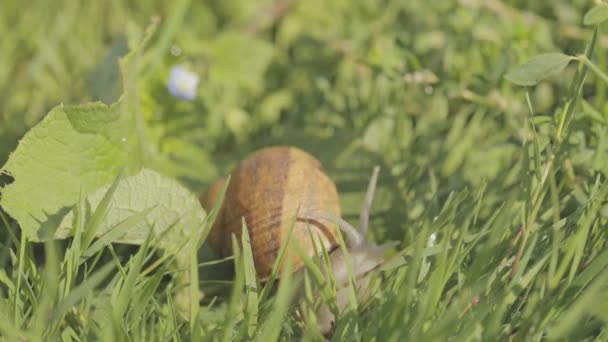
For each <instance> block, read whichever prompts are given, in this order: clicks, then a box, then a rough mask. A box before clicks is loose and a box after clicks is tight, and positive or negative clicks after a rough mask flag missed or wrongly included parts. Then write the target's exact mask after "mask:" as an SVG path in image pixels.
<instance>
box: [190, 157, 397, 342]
mask: <svg viewBox="0 0 608 342" xmlns="http://www.w3.org/2000/svg"><path fill="white" fill-rule="evenodd" d="M378 173H379V167H375V168H374V171H373V174H372V177H371V179H370V182H369V186H368V189H367V194H366V197H365V200H364V204H363V209H362V210H361V216H360V225H359V227H358V229H355V228H354V227H353V226H352V225H350V224H349V223H348V222H346V221H345V220H343V219H342V218H341V208H340V201H339V196H338V192H337V189H336V185H335V184H334V182H333V181H332V180H331V179H330V178H329V177H328V176H327V175H326V174H325V172H324V171H323V168H322V166H321V163H320V162H319V161H318V160H317V159H316V158H315V157H313V156H312V155H310V154H309V153H307V152H305V151H303V150H301V149H298V148H295V147H287V146H279V147H269V148H264V149H261V150H258V151H257V152H254V153H252V154H251V155H249V156H248V157H247V158H245V159H244V160H243V161H241V162H240V163H239V164H238V166H237V167H236V168H235V169H234V171H233V172H232V174H231V178H230V183H229V185H228V187H227V189H226V194H225V197H224V202H223V204H222V207H221V209H220V211H219V213H218V216H217V218H216V221H215V223H214V225H213V227H212V229H211V232H210V234H209V238H208V241H209V245H210V247H211V248H212V249H213V250H215V251H216V252H217V253H218V254H219V255H221V256H222V257H226V256H230V255H232V235H233V234H234V235H235V236H236V238H237V240H238V241H240V238H241V232H242V230H241V229H242V218H244V219H245V222H246V224H247V229H248V233H249V235H250V241H251V249H252V252H253V259H254V265H255V269H256V272H257V275H258V279H259V280H260V281H265V280H266V279H267V278H268V277H269V276H270V274H271V272H272V269H273V267H274V264H275V262H276V259H277V257H278V254H279V250H280V248H281V243H282V242H283V241H285V238H286V236H287V235H288V234H289V230H290V228H291V225H292V224H293V225H294V226H293V228H291V229H292V233H291V234H292V236H291V239H292V240H293V239H297V241H298V244H299V245H300V246H301V247H302V248H303V249H304V250H305V251H306V252H307V253H308V255H309V256H311V257H314V256H315V255H314V250H315V249H314V247H315V246H317V247H318V246H319V242H320V245H322V248H325V249H326V251H327V252H328V255H329V258H330V261H331V272H332V275H333V278H334V279H335V281H336V284H337V285H338V286H347V284H348V282H349V272H348V271H347V263H346V258H345V253H344V250H343V248H342V247H341V246H340V244H339V243H338V237H337V232H336V229H337V228H336V227H338V228H339V229H340V230H341V231H342V234H343V235H344V236H345V237H346V244H347V245H346V248H347V251H348V254H349V256H350V258H349V259H350V261H351V262H352V270H353V272H354V274H353V276H354V277H355V278H356V279H358V280H357V284H356V286H358V287H361V288H365V287H366V286H367V281H368V277H367V274H368V273H369V271H371V270H373V269H374V268H376V267H378V266H379V265H380V264H382V263H383V253H384V250H385V249H386V247H387V245H383V246H379V245H375V244H373V243H371V242H369V241H367V240H366V238H365V234H366V231H367V227H368V223H369V211H370V207H371V202H372V199H373V196H374V192H375V188H376V182H377V178H378ZM224 184H225V179H220V180H218V181H217V182H216V183H214V184H213V185H212V186H211V188H210V189H209V190H208V191H207V193H205V194H203V195H202V196H201V198H200V200H201V204H202V205H203V207H204V208H205V209H206V210H210V209H211V208H212V207H213V205H214V204H215V202H216V199H217V196H218V195H219V194H220V192H221V190H222V189H223V187H224ZM296 215H297V216H296ZM294 217H295V222H294ZM311 233H312V234H311ZM311 237H315V239H316V240H315V241H314V242H313V241H311ZM313 244H315V245H314V246H313ZM286 248H287V250H289V249H295V248H294V246H293V245H292V243H291V240H290V242H289V244H288V245H287V247H286ZM291 254H292V256H294V258H293V260H292V262H293V264H292V269H293V270H294V272H298V271H299V270H302V269H304V268H305V267H303V266H304V264H303V261H302V260H301V258H299V256H298V254H297V253H296V252H295V250H293V253H291ZM284 261H285V260H283V262H284ZM282 270H283V265H280V267H279V278H280V277H281V276H284V275H283V274H282ZM323 271H324V272H327V271H326V270H323ZM325 276H326V277H327V274H325ZM344 292H346V291H344ZM337 300H338V307H345V306H346V305H347V303H348V302H347V298H346V294H345V293H340V291H338V297H337ZM320 317H322V318H320V319H319V322H321V327H320V330H321V331H322V332H323V333H326V332H327V331H328V330H329V329H330V327H331V324H332V323H333V320H334V317H333V315H332V314H331V313H330V312H329V310H328V309H327V308H323V307H322V308H321V309H320Z"/></svg>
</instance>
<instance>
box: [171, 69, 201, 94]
mask: <svg viewBox="0 0 608 342" xmlns="http://www.w3.org/2000/svg"><path fill="white" fill-rule="evenodd" d="M199 81H200V77H199V76H198V75H197V74H195V73H193V72H190V71H188V70H186V68H184V67H182V66H174V67H173V69H171V74H170V75H169V83H168V84H167V89H168V90H169V93H170V94H171V95H173V96H175V97H177V98H178V99H182V100H186V101H192V100H194V98H195V97H196V90H197V88H198V83H199Z"/></svg>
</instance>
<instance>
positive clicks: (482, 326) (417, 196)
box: [0, 0, 608, 341]
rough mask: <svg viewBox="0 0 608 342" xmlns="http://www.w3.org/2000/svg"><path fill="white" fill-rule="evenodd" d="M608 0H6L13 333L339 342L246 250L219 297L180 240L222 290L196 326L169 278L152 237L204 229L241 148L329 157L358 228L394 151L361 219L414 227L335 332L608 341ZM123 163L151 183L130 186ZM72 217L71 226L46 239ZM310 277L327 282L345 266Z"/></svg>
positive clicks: (3, 323)
mask: <svg viewBox="0 0 608 342" xmlns="http://www.w3.org/2000/svg"><path fill="white" fill-rule="evenodd" d="M594 5H596V6H598V7H596V8H595V9H594V10H593V11H592V12H588V11H589V10H590V9H591V8H592V7H593V6H594ZM607 8H608V6H606V5H603V4H599V2H598V4H595V3H591V2H589V1H577V0H574V1H565V0H564V1H561V0H554V1H516V0H513V1H506V0H505V1H500V0H487V1H482V0H461V1H449V0H445V1H439V0H437V1H390V0H387V1H364V0H362V1H352V0H335V1H325V0H291V1H290V0H276V1H270V0H264V1H247V0H228V1H225V0H210V1H188V0H180V1H176V2H175V3H170V2H166V1H146V2H143V1H142V2H136V1H130V2H128V1H97V2H91V1H89V2H84V1H72V0H65V1H55V2H53V6H49V3H48V2H47V1H28V2H23V1H4V2H2V5H0V34H1V36H2V37H3V38H2V39H0V51H2V53H1V54H0V165H5V166H4V167H3V169H2V170H3V171H5V173H6V174H4V175H3V176H0V185H2V186H3V187H4V188H3V189H2V192H1V193H0V196H1V201H0V204H1V205H2V207H3V208H4V209H5V211H6V213H3V215H2V226H3V229H2V233H1V234H0V237H1V238H2V239H1V241H2V242H1V244H0V265H2V267H1V269H0V335H2V336H3V337H4V338H5V339H6V340H13V339H14V338H16V337H22V338H26V339H31V340H42V339H45V338H47V337H51V336H52V337H60V338H62V339H64V340H87V339H93V338H95V337H103V338H107V339H116V338H118V339H126V338H127V336H131V337H132V338H133V339H135V340H140V339H141V340H167V339H173V340H181V339H184V340H188V339H199V338H200V339H232V338H236V339H251V338H259V339H267V338H271V339H275V338H277V337H280V338H282V339H290V338H294V339H295V338H302V337H304V338H306V339H312V340H316V339H321V338H322V337H321V336H320V335H319V332H318V331H316V329H315V324H314V321H315V315H314V310H313V308H314V307H315V305H318V304H319V303H318V302H319V301H318V300H316V299H314V298H312V297H311V296H305V297H306V298H305V300H304V303H303V304H302V307H301V310H300V311H301V312H300V314H301V315H303V316H304V317H305V320H306V321H308V322H310V323H309V324H302V323H301V322H298V321H297V320H295V319H294V316H295V314H293V311H292V310H291V308H290V305H289V297H290V294H291V293H293V291H294V290H293V288H292V285H293V284H292V282H290V281H283V282H281V285H280V286H279V290H278V294H277V296H268V292H267V289H266V288H263V286H262V285H261V284H256V282H255V279H252V272H251V271H252V270H251V267H252V265H251V260H250V253H248V251H247V248H245V251H244V253H243V256H242V257H241V256H237V257H236V266H237V267H236V274H235V276H234V280H233V281H230V282H229V283H230V284H233V285H234V286H232V288H231V289H229V290H227V291H219V292H218V291H217V287H215V286H214V285H217V284H216V283H214V282H212V281H210V280H215V279H214V277H215V273H214V272H215V271H212V270H214V268H213V267H211V266H210V265H205V267H201V268H200V269H197V268H196V267H193V266H192V265H195V263H194V262H193V261H196V260H195V259H194V258H195V257H196V256H195V255H193V254H192V253H190V251H193V250H194V248H190V249H189V248H186V249H184V250H185V255H184V253H182V254H181V255H179V256H178V257H177V258H176V259H177V261H178V264H179V262H180V261H184V260H186V261H189V262H190V263H189V264H188V263H187V262H186V261H184V262H186V264H187V265H189V271H190V272H191V273H190V274H193V275H194V276H196V277H200V278H201V280H202V281H201V284H200V289H201V290H202V291H203V292H205V293H207V295H206V296H205V298H204V299H203V304H202V306H201V307H198V306H197V307H196V308H195V309H191V311H190V312H189V315H190V318H191V319H190V321H188V322H182V321H180V320H179V319H178V318H176V313H175V311H174V310H175V307H176V306H175V305H174V302H173V300H174V293H175V292H177V291H179V290H178V289H177V288H178V287H179V281H178V280H179V279H180V278H179V276H177V277H175V276H174V277H168V276H167V277H165V275H175V274H177V273H179V272H180V271H175V268H174V266H175V265H174V263H173V261H174V260H173V258H172V257H170V256H169V257H167V256H165V257H163V258H161V259H160V261H158V262H156V263H155V260H158V253H156V254H155V253H154V252H155V250H156V248H160V249H162V250H165V251H167V250H169V251H172V252H173V253H165V254H166V255H174V254H176V253H175V251H176V250H178V249H179V247H180V246H182V245H180V242H179V240H178V239H177V238H175V239H164V240H163V239H158V237H153V236H151V235H148V233H147V232H149V231H152V230H154V229H156V231H158V232H160V233H159V234H160V235H161V236H162V233H163V232H168V233H166V234H167V235H166V236H169V237H175V236H176V235H175V234H178V233H174V231H173V230H171V229H170V228H175V227H174V226H177V228H175V229H176V230H177V231H178V232H179V234H182V235H180V236H182V237H184V236H186V237H190V236H194V237H195V238H196V239H195V240H194V241H198V242H200V243H202V242H203V240H204V238H205V234H206V232H207V228H208V222H207V221H204V217H205V215H204V213H202V211H201V210H200V208H198V207H196V208H193V207H192V204H193V203H196V199H195V197H194V194H198V193H200V192H201V191H203V190H204V189H206V187H207V186H208V185H209V184H210V183H211V182H213V181H214V180H215V179H216V178H218V177H220V176H223V175H225V174H226V173H227V172H228V170H230V168H231V167H232V166H234V165H235V163H236V162H238V161H239V160H240V159H241V158H243V157H244V156H245V155H247V154H248V153H249V152H251V151H253V150H255V149H257V148H260V147H263V146H268V145H275V144H289V145H295V146H299V147H301V148H303V149H305V150H307V151H309V152H311V153H312V154H314V155H315V156H316V157H317V158H319V159H320V160H321V162H322V163H323V165H324V166H325V168H326V170H327V172H328V174H329V175H330V176H331V177H332V178H333V179H334V180H335V181H336V184H337V186H338V190H339V192H340V194H341V203H342V207H343V211H344V212H345V215H344V217H345V219H346V220H348V221H350V222H353V223H356V220H357V217H358V213H359V210H360V206H361V201H362V196H363V193H364V191H365V188H366V186H367V180H368V178H369V176H370V174H371V169H372V167H373V165H380V166H381V167H382V173H381V176H380V181H379V190H378V194H377V198H376V201H375V204H374V209H373V216H372V221H371V229H370V232H369V235H370V236H369V238H370V239H371V240H374V241H377V242H388V241H397V242H398V243H399V244H398V245H397V247H396V248H394V249H393V250H391V251H390V253H389V255H388V257H392V258H391V259H390V260H391V263H389V264H387V265H386V267H385V270H384V271H382V272H378V275H377V278H378V279H377V280H378V287H377V288H376V289H375V290H374V295H373V297H372V298H371V299H370V300H368V301H366V302H365V303H359V304H355V303H353V304H352V305H351V306H350V307H349V308H350V309H349V310H348V311H347V312H346V313H344V315H343V316H342V317H341V319H340V320H339V321H338V322H337V325H336V331H335V334H334V335H333V338H334V339H336V340H340V339H348V340H351V339H354V340H356V339H363V340H368V339H370V338H372V337H377V340H378V341H385V340H403V339H409V340H448V339H452V340H456V341H460V340H510V339H511V340H539V339H543V338H550V339H561V338H563V339H567V340H606V339H607V338H608V336H607V335H606V334H607V332H606V328H607V322H608V270H607V269H606V266H607V265H608V250H607V249H606V247H607V246H606V244H607V243H606V238H607V233H606V232H607V230H606V222H607V216H608V204H607V203H606V195H607V193H606V192H607V188H606V177H607V176H608V155H607V153H608V139H607V133H608V103H607V101H606V99H607V98H606V95H607V92H606V86H607V85H608V83H607V82H606V81H607V80H608V77H606V76H605V75H604V74H603V73H602V71H603V70H608V68H607V63H608V60H607V58H606V56H607V55H606V49H607V48H608V36H607V35H605V34H604V33H603V32H604V31H605V28H604V27H603V26H602V25H599V27H598V30H597V35H596V36H594V35H593V33H594V30H595V29H596V26H597V25H595V24H598V23H601V22H602V21H603V20H604V19H606V18H608V14H607V13H608V9H607ZM586 14H587V15H586ZM153 17H155V18H156V19H153ZM583 18H585V22H583ZM156 21H158V24H157V25H156V26H155V25H154V24H152V25H151V24H150V23H151V22H156ZM150 25H151V26H150ZM147 27H151V28H150V29H148V31H149V32H150V34H149V36H147V37H148V38H149V39H148V41H147V42H144V43H140V42H141V41H142V37H146V33H145V32H146V28H147ZM154 27H155V29H154ZM144 40H145V38H144ZM591 47H593V48H592V49H591ZM130 50H131V51H133V52H132V53H131V54H130V55H129V56H128V57H125V58H124V59H122V72H121V70H119V63H118V59H119V58H120V57H124V56H125V55H127V53H128V52H129V51H130ZM546 53H554V54H549V55H547V54H546ZM558 53H559V54H558ZM585 53H586V55H585ZM541 54H542V55H541ZM537 55H541V57H539V58H537V59H531V58H532V57H534V56H537ZM568 56H571V57H568ZM526 61H530V63H528V64H524V63H525V62H526ZM175 65H184V66H186V67H187V68H188V69H189V70H191V71H193V72H195V73H197V74H199V75H200V77H201V83H200V85H199V88H198V95H197V98H196V99H195V100H194V101H181V100H178V99H176V98H174V97H172V96H171V95H170V94H169V93H168V91H167V80H168V75H169V72H170V70H171V68H172V67H173V66H175ZM522 65H523V66H522ZM520 66H521V67H520ZM518 67H519V69H517V68H518ZM507 75H508V76H507ZM505 76H507V77H505ZM521 85H526V87H522V86H521ZM93 101H101V102H103V103H104V104H106V105H111V106H106V105H103V104H100V103H97V104H89V103H90V102H93ZM59 104H64V105H65V106H64V107H62V106H59V107H58V105H59ZM47 113H48V115H47ZM43 119H44V120H43ZM27 132H29V133H27ZM26 133H27V134H26ZM24 135H25V137H24ZM22 138H23V139H22ZM21 139H22V140H21ZM123 139H124V140H125V141H126V143H125V144H124V145H122V144H121V143H120V142H122V141H123ZM20 140H21V144H20V145H19V148H17V146H18V144H19V141H20ZM57 142H58V143H57ZM56 143H57V144H56ZM11 153H12V156H11V159H10V160H9V159H8V158H9V154H11ZM5 163H6V164H5ZM142 168H146V169H148V170H146V171H144V172H143V173H138V172H139V170H141V169H142ZM121 170H124V173H126V175H128V176H133V177H135V178H131V180H130V181H124V180H121V181H116V182H114V180H115V179H117V177H118V175H119V173H120V171H121ZM124 173H123V175H125V174H124ZM112 184H113V185H114V186H111V185H112ZM102 186H105V187H102ZM154 187H156V188H158V189H160V190H158V192H157V193H152V192H147V191H146V189H150V188H154ZM108 189H109V191H107V190H108ZM106 191H107V192H106ZM104 195H105V196H104ZM137 196H141V200H140V197H137ZM142 203H145V205H143V204H142ZM159 207H162V209H159ZM121 210H122V211H121ZM161 210H166V211H161ZM68 212H69V215H68V217H67V218H64V215H66V214H67V213H68ZM7 214H8V215H7ZM148 214H150V215H152V216H147V218H148V221H146V222H144V219H143V217H144V216H146V215H148ZM171 215H173V216H171ZM129 217H130V219H129ZM167 217H171V218H172V219H168V218H167ZM183 217H186V218H184V219H181V218H183ZM13 219H14V220H13ZM176 222H177V223H176ZM58 226H59V227H60V228H59V230H58V232H59V233H56V236H58V237H59V236H61V237H65V236H67V235H75V236H76V237H75V238H74V239H70V240H62V241H61V242H60V243H55V242H53V241H54V240H51V241H50V242H47V243H46V244H44V245H43V244H39V243H34V242H32V241H37V240H41V239H42V238H44V237H50V236H51V235H45V234H47V233H48V231H49V229H55V228H57V227H58ZM193 227H194V228H197V227H198V228H200V227H203V228H201V229H198V230H197V229H193ZM108 231H110V232H111V231H114V233H111V234H110V235H108V236H106V237H107V239H106V240H103V239H100V240H95V239H94V236H95V235H97V236H99V235H100V234H101V233H102V232H108ZM193 231H194V233H192V232H193ZM118 233H121V234H124V233H128V234H131V235H127V237H126V238H123V239H122V240H121V239H119V237H120V236H121V235H120V234H118ZM112 234H114V235H112ZM192 234H194V235H192ZM432 234H433V237H434V242H433V243H430V242H429V237H430V236H431V235H432ZM96 241H100V242H101V243H97V242H96ZM108 241H122V242H131V243H137V244H143V245H144V247H142V248H140V249H133V248H131V249H129V248H123V247H124V246H123V247H121V246H120V245H118V244H116V245H106V244H107V242H108ZM163 242H164V244H163ZM194 245H196V244H194ZM177 254H179V253H177ZM204 261H206V262H209V261H210V260H205V258H203V260H198V262H204ZM151 270H153V271H154V272H152V271H151ZM182 271H183V270H182ZM306 280H307V281H308V283H310V286H311V287H312V288H319V289H320V291H321V292H322V293H323V296H322V299H321V300H322V301H326V302H329V303H331V302H332V300H333V297H332V296H333V295H332V293H333V292H332V291H333V289H332V287H331V286H330V285H328V284H322V283H320V282H319V281H318V279H315V278H314V276H311V277H310V278H307V279H306ZM52 284H54V285H52ZM222 284H223V283H222ZM220 287H221V286H220ZM189 291H190V294H191V295H192V294H195V293H197V292H198V288H197V289H195V288H193V287H192V288H190V289H189ZM231 291H232V292H231ZM242 292H243V293H245V294H246V295H245V296H241V293H242ZM215 294H217V295H218V297H217V298H216V299H212V298H213V297H214V295H215ZM285 312H288V313H289V315H287V316H285ZM285 317H288V318H287V319H286V318H285Z"/></svg>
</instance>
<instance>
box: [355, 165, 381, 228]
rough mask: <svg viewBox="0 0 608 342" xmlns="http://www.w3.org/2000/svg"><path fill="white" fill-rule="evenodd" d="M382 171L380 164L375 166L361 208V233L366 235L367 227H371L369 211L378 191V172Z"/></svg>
mask: <svg viewBox="0 0 608 342" xmlns="http://www.w3.org/2000/svg"><path fill="white" fill-rule="evenodd" d="M379 173H380V166H374V170H373V171H372V178H370V180H369V184H368V186H367V193H366V194H365V200H364V202H363V208H362V209H361V215H360V216H359V229H358V230H359V233H360V234H361V235H362V236H365V234H366V233H367V229H368V228H369V213H370V211H371V209H372V202H373V201H374V193H375V192H376V184H377V183H378V174H379Z"/></svg>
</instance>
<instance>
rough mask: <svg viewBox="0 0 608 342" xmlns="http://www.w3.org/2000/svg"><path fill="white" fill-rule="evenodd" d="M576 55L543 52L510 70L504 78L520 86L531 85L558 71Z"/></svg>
mask: <svg viewBox="0 0 608 342" xmlns="http://www.w3.org/2000/svg"><path fill="white" fill-rule="evenodd" d="M573 59H576V57H573V56H569V55H565V54H563V53H557V52H554V53H545V54H542V55H538V56H536V57H533V58H531V59H530V60H529V61H527V62H526V63H524V64H523V65H521V66H519V67H518V68H516V69H514V70H511V71H510V72H509V73H508V74H507V75H506V76H505V78H506V79H507V80H508V81H511V82H513V83H515V84H517V85H520V86H533V85H535V84H537V83H538V82H540V81H541V80H543V79H545V78H547V77H549V76H551V75H555V74H557V73H559V72H560V71H562V70H564V68H565V67H566V66H567V65H568V63H570V61H571V60H573Z"/></svg>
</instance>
